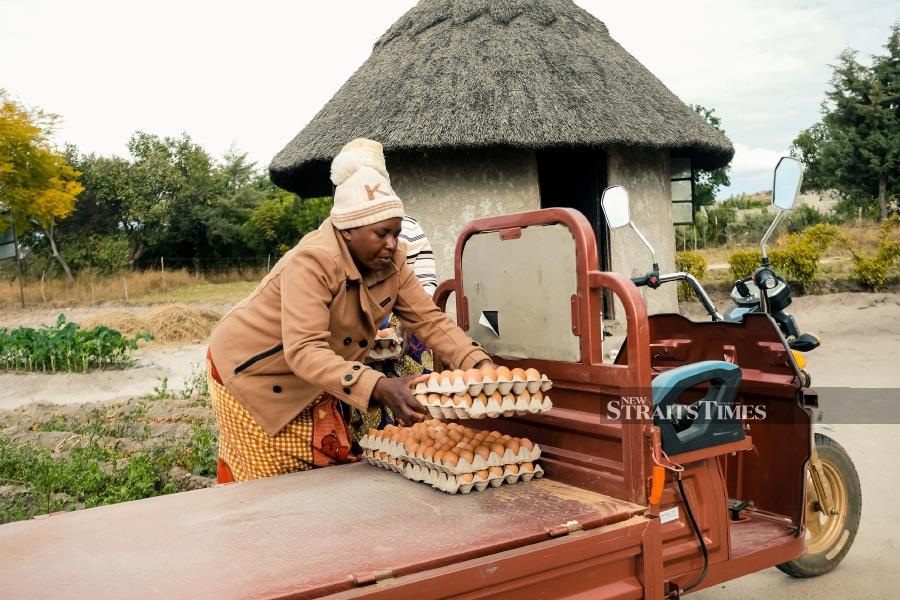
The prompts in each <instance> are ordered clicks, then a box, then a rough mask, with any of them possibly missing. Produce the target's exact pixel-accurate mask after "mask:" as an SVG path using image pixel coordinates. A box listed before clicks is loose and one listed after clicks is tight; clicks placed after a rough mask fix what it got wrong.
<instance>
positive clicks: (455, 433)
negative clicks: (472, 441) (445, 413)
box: [447, 429, 463, 442]
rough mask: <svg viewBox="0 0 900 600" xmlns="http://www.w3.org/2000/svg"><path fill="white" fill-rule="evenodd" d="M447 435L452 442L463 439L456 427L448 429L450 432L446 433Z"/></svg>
mask: <svg viewBox="0 0 900 600" xmlns="http://www.w3.org/2000/svg"><path fill="white" fill-rule="evenodd" d="M447 437H448V438H450V439H451V440H453V441H454V442H459V441H460V440H461V439H463V434H462V432H460V431H459V430H458V429H452V430H450V433H448V434H447Z"/></svg>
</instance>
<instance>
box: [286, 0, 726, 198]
mask: <svg viewBox="0 0 900 600" xmlns="http://www.w3.org/2000/svg"><path fill="white" fill-rule="evenodd" d="M687 58H688V57H686V59H687ZM311 60H314V58H311ZM360 136H364V137H370V138H373V139H376V140H378V141H380V142H381V143H382V144H384V148H385V150H386V151H387V152H389V153H390V152H392V151H393V152H396V151H401V150H426V149H447V148H478V147H487V146H505V147H517V148H549V147H595V148H605V147H612V146H631V147H635V146H636V147H643V148H659V149H669V150H671V151H673V152H679V153H685V154H689V155H690V156H692V158H693V159H694V163H695V165H697V166H700V167H707V168H713V167H720V166H724V165H725V164H727V163H728V162H729V161H730V160H731V157H732V155H733V154H734V149H733V148H732V146H731V143H730V142H729V141H728V139H727V138H726V137H725V136H724V135H722V134H721V133H719V132H718V131H716V130H715V129H713V128H712V127H710V126H708V125H707V124H706V123H705V121H703V119H701V118H700V117H698V116H697V115H696V114H694V112H693V111H692V110H691V109H690V108H689V107H688V106H686V105H685V104H684V103H683V102H681V100H679V99H678V98H677V97H676V96H675V94H673V93H672V92H671V91H670V90H669V89H668V88H666V86H665V85H663V84H662V82H660V81H659V79H657V78H656V77H655V76H654V75H653V74H652V73H650V72H649V71H648V70H647V69H646V68H645V67H644V66H643V65H641V64H640V63H639V62H638V61H637V60H636V59H635V58H634V57H633V56H632V55H631V54H629V53H628V52H627V51H625V49H624V48H622V47H621V46H620V45H619V44H617V43H616V42H615V41H614V40H613V39H612V38H611V37H610V36H609V32H608V31H607V29H606V26H605V25H604V24H603V23H601V22H600V21H598V20H597V19H596V18H594V17H593V16H592V15H591V14H590V13H588V12H586V11H584V10H582V9H581V8H579V7H578V6H576V5H575V4H574V3H573V2H572V1H571V0H421V1H420V2H419V3H418V4H417V5H416V6H415V7H413V8H412V9H411V10H410V11H409V12H407V13H406V14H405V15H403V16H402V17H401V18H400V19H399V20H398V21H397V22H396V23H394V25H393V26H391V28H390V29H388V31H387V32H386V33H385V34H384V35H382V36H381V38H380V39H379V40H378V41H377V42H376V44H375V47H374V49H373V51H372V55H371V56H370V57H369V59H368V60H367V61H366V62H365V63H363V65H362V66H361V67H360V68H359V69H358V70H357V71H356V72H355V73H354V74H353V75H352V76H351V77H350V79H348V80H347V82H346V83H345V84H344V85H343V86H342V87H341V89H340V90H338V92H337V93H336V94H335V95H334V97H333V98H332V99H331V100H330V101H329V102H328V104H326V105H325V107H324V108H323V109H322V110H321V111H320V112H319V114H317V115H316V116H315V118H313V120H312V121H310V123H309V124H308V125H307V126H306V127H304V128H303V130H302V131H301V132H300V133H299V134H298V135H297V136H296V137H295V138H294V139H293V140H292V141H291V142H290V143H289V144H288V145H287V146H286V147H285V148H284V149H283V150H282V151H281V152H280V153H279V154H278V155H277V156H276V157H275V158H274V159H273V160H272V164H271V165H270V166H269V170H270V174H271V177H272V181H274V182H275V183H276V184H278V185H279V186H281V187H284V188H286V189H289V190H292V191H296V192H299V193H301V194H303V193H304V191H305V190H310V189H320V190H321V189H322V187H321V186H322V185H323V184H325V185H327V183H328V176H327V171H328V162H329V161H330V160H331V158H332V157H333V156H334V155H335V154H336V153H337V151H338V150H339V149H340V147H341V146H342V145H343V144H345V143H346V142H348V141H349V140H350V139H352V138H354V137H360ZM328 189H330V188H328Z"/></svg>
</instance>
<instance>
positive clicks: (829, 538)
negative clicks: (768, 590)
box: [778, 433, 862, 577]
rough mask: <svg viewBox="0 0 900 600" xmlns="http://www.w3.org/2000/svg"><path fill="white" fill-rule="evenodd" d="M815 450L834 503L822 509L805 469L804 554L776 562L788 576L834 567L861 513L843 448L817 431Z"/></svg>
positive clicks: (813, 574)
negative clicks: (793, 558) (779, 562)
mask: <svg viewBox="0 0 900 600" xmlns="http://www.w3.org/2000/svg"><path fill="white" fill-rule="evenodd" d="M816 450H817V452H818V454H819V462H820V463H821V464H822V475H823V477H824V479H825V481H824V482H823V484H824V485H827V486H828V487H829V488H830V489H831V496H832V502H833V504H834V506H833V508H832V510H831V511H830V512H826V511H825V509H824V507H823V506H822V504H821V502H820V501H819V497H818V495H817V493H816V488H815V486H813V483H812V476H811V475H810V474H809V471H808V470H807V474H806V554H804V555H803V556H801V557H800V558H798V559H796V560H792V561H790V562H786V563H782V564H780V565H778V568H779V569H781V570H782V571H784V572H785V573H787V574H788V575H790V576H791V577H816V576H817V575H823V574H825V573H828V572H829V571H831V570H832V569H834V568H835V567H837V566H838V564H839V563H840V562H841V561H842V560H844V557H845V556H846V555H847V552H849V551H850V546H851V545H853V540H854V538H855V537H856V531H857V529H859V519H860V515H861V514H862V489H861V488H860V485H859V475H857V473H856V467H854V466H853V461H851V460H850V456H849V455H848V454H847V451H846V450H844V448H843V446H841V445H840V444H838V443H837V442H836V441H834V440H833V439H831V438H829V437H827V436H824V435H821V434H818V433H817V434H816ZM810 468H811V467H810Z"/></svg>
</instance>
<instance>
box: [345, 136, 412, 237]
mask: <svg viewBox="0 0 900 600" xmlns="http://www.w3.org/2000/svg"><path fill="white" fill-rule="evenodd" d="M331 181H332V182H333V183H334V184H335V186H337V187H336V188H335V190H334V206H333V207H332V209H331V223H332V225H334V226H335V227H336V228H337V229H353V228H354V227H362V226H363V225H371V224H372V223H378V222H379V221H384V220H385V219H392V218H395V217H403V216H404V214H405V213H404V210H403V202H402V201H401V200H400V198H398V197H397V194H396V193H394V190H393V188H391V183H390V180H389V179H388V177H387V169H386V168H385V165H384V153H383V152H382V149H381V144H379V143H378V142H375V141H373V140H366V139H362V138H360V139H356V140H353V141H352V142H350V143H349V144H347V145H346V146H344V148H343V149H342V150H341V152H340V153H339V154H338V155H337V156H336V157H335V158H334V160H333V161H332V163H331Z"/></svg>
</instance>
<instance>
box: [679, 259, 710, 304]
mask: <svg viewBox="0 0 900 600" xmlns="http://www.w3.org/2000/svg"><path fill="white" fill-rule="evenodd" d="M708 266H709V265H708V263H707V262H706V258H705V257H704V256H703V255H702V254H700V253H699V252H693V251H691V250H688V251H686V252H678V253H676V254H675V270H676V271H684V272H685V273H690V274H691V275H693V276H694V277H696V278H697V279H699V280H701V281H702V280H703V277H704V276H705V275H706V269H707V267H708ZM693 297H694V289H693V288H692V287H691V286H690V285H688V284H687V282H684V281H682V282H681V284H680V285H679V287H678V299H679V300H690V299H691V298H693Z"/></svg>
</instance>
